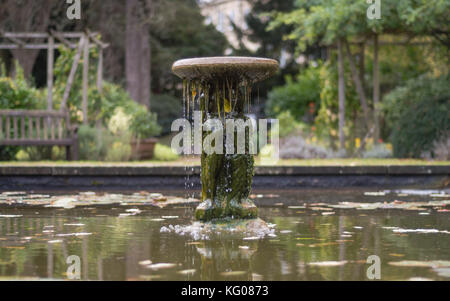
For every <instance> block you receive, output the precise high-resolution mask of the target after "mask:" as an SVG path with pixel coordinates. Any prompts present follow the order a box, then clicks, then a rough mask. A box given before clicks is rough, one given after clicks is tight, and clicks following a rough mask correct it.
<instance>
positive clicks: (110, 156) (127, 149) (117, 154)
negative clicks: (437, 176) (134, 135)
mask: <svg viewBox="0 0 450 301" xmlns="http://www.w3.org/2000/svg"><path fill="white" fill-rule="evenodd" d="M130 158H131V145H130V143H126V142H122V141H115V142H114V143H113V144H112V146H111V147H110V148H108V152H107V153H106V158H105V159H106V161H117V162H120V161H129V160H130Z"/></svg>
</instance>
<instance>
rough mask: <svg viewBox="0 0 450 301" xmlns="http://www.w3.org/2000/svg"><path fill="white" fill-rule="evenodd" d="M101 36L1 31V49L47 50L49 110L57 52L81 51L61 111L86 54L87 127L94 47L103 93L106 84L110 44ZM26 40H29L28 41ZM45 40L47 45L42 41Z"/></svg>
mask: <svg viewBox="0 0 450 301" xmlns="http://www.w3.org/2000/svg"><path fill="white" fill-rule="evenodd" d="M98 35H99V34H98V33H96V32H90V31H89V30H87V31H86V32H56V31H50V32H48V33H37V32H21V33H19V32H16V33H12V32H2V31H0V39H2V40H4V41H3V42H2V43H0V49H7V50H14V49H30V50H41V49H46V50H47V91H48V93H47V110H49V111H51V110H52V109H53V93H52V92H53V77H54V76H53V74H54V73H53V67H54V57H55V55H54V54H55V49H57V48H58V47H61V46H65V47H68V48H71V49H75V48H76V49H77V52H76V54H75V57H74V60H73V63H72V67H71V69H70V73H69V77H68V79H67V84H66V87H65V90H64V95H63V99H62V102H61V107H60V111H65V110H66V105H67V99H68V98H69V94H70V89H71V87H72V84H73V81H74V79H75V75H76V71H77V68H78V65H79V62H80V58H81V54H82V53H83V101H82V111H83V123H84V124H86V123H87V121H88V119H87V116H88V109H87V108H88V71H89V49H90V48H91V47H98V49H99V59H98V66H97V88H98V90H99V91H100V92H101V91H102V82H103V49H105V48H107V47H108V46H109V44H106V43H103V42H102V41H101V40H100V39H99V38H97V37H98ZM24 39H26V40H27V41H24ZM29 40H37V41H36V42H29ZM42 40H44V41H46V42H41V41H42Z"/></svg>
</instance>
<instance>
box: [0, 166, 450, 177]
mask: <svg viewBox="0 0 450 301" xmlns="http://www.w3.org/2000/svg"><path fill="white" fill-rule="evenodd" d="M199 174H200V167H199V166H195V167H183V166H47V165H45V166H13V165H11V166H8V165H3V166H0V176H169V177H170V176H184V175H199ZM449 174H450V165H436V166H433V165H408V166H399V165H386V166H256V167H255V175H256V176H309V175H334V176H338V175H382V176H388V175H394V176H395V175H401V176H414V175H420V176H426V175H430V176H431V175H449Z"/></svg>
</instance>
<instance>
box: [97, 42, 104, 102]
mask: <svg viewBox="0 0 450 301" xmlns="http://www.w3.org/2000/svg"><path fill="white" fill-rule="evenodd" d="M98 48H99V50H98V66H97V89H98V92H99V93H100V94H101V93H102V90H103V47H102V46H101V45H98Z"/></svg>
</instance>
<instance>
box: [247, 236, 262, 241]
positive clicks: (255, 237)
mask: <svg viewBox="0 0 450 301" xmlns="http://www.w3.org/2000/svg"><path fill="white" fill-rule="evenodd" d="M258 239H261V237H258V236H250V237H244V238H243V240H258Z"/></svg>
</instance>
